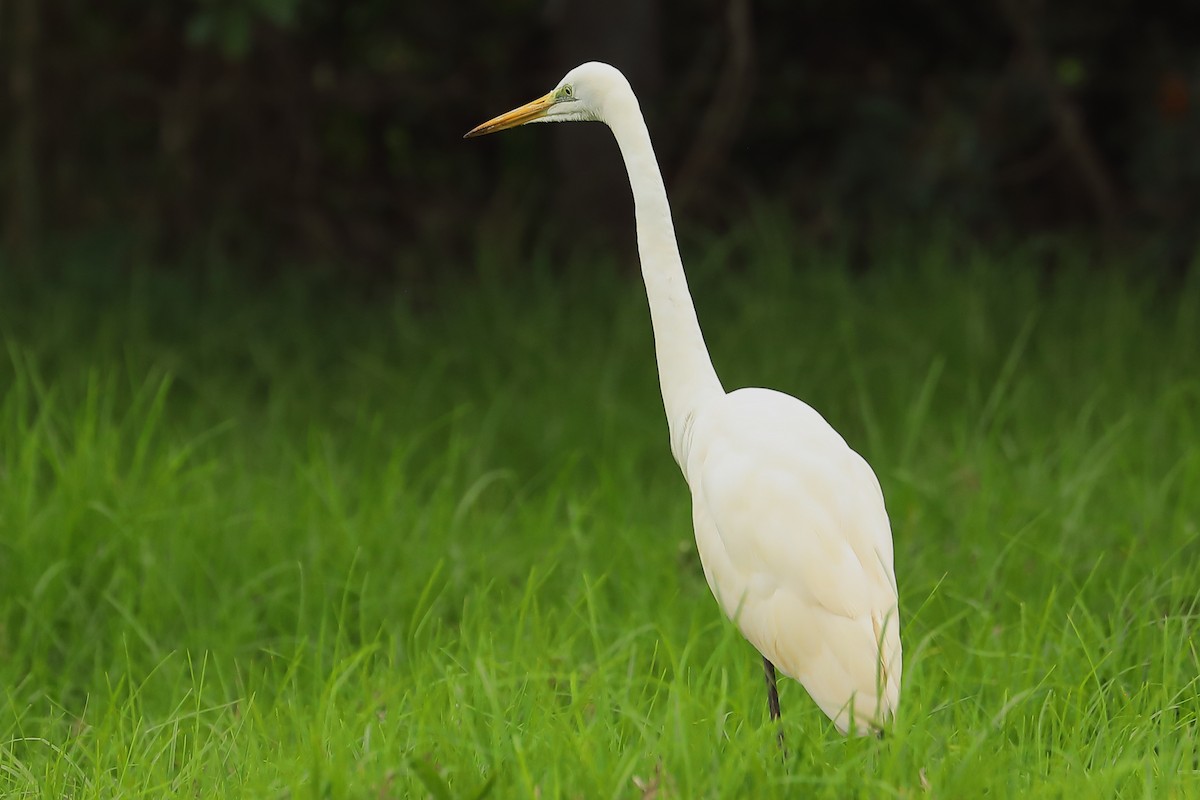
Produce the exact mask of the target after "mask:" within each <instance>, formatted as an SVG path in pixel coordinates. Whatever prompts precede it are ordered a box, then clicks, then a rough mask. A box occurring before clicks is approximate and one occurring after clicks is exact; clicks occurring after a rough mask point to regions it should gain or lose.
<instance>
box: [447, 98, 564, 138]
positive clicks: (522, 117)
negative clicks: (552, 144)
mask: <svg viewBox="0 0 1200 800" xmlns="http://www.w3.org/2000/svg"><path fill="white" fill-rule="evenodd" d="M552 105H554V92H548V93H547V94H545V95H543V96H541V97H539V98H538V99H537V100H534V101H533V102H531V103H526V104H525V105H523V106H521V107H520V108H514V109H513V110H512V111H509V112H506V113H504V114H501V115H500V116H498V117H495V118H493V119H489V120H488V121H487V122H485V123H483V124H482V125H476V126H475V127H474V128H472V129H471V130H469V131H467V133H466V135H465V136H463V138H464V139H470V138H471V137H473V136H485V135H487V134H489V133H495V132H496V131H503V130H507V129H509V128H515V127H517V126H518V125H524V124H525V123H526V122H533V121H534V120H537V119H541V118H542V117H544V116H546V112H547V111H549V110H550V106H552Z"/></svg>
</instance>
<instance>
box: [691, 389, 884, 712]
mask: <svg viewBox="0 0 1200 800" xmlns="http://www.w3.org/2000/svg"><path fill="white" fill-rule="evenodd" d="M688 438H689V441H688V443H687V447H686V460H685V463H684V464H683V466H684V473H685V475H686V477H687V479H688V484H689V485H690V487H691V490H692V501H693V519H694V522H695V526H696V543H697V547H698V549H699V552H700V558H701V562H702V563H703V565H704V573H705V577H706V578H707V579H708V584H709V586H710V587H711V588H712V591H713V594H714V595H716V597H717V599H718V601H719V602H720V604H721V606H722V608H723V609H724V610H725V612H726V613H727V614H728V615H729V616H730V618H732V619H734V620H735V621H736V623H737V625H738V627H739V628H740V629H741V631H742V633H743V634H744V635H745V636H746V638H747V639H748V640H749V641H750V642H751V644H753V645H754V646H755V647H756V648H758V650H759V651H760V652H761V653H762V654H763V655H764V656H766V657H767V658H768V659H769V660H770V661H771V662H772V663H774V664H775V665H776V667H778V668H779V670H780V671H782V672H783V673H784V674H786V675H789V676H791V677H793V678H795V679H796V680H799V681H800V682H801V683H802V684H803V685H804V687H805V688H806V689H807V690H808V692H809V694H810V695H811V696H812V698H813V700H815V701H816V703H817V705H819V706H820V707H821V709H822V710H823V711H824V712H825V713H826V714H827V715H828V716H829V717H830V718H831V719H833V720H834V722H835V723H836V724H837V726H838V727H839V728H840V729H842V730H843V731H846V730H849V729H851V728H853V729H854V730H855V731H856V732H859V733H865V732H867V731H868V730H869V729H870V727H872V726H876V725H878V724H881V723H882V722H883V721H884V720H885V719H886V718H887V717H889V716H891V714H892V713H893V712H894V710H895V708H896V705H897V703H898V702H899V696H900V673H901V646H900V623H899V618H898V613H897V592H896V578H895V572H894V569H893V564H892V560H893V559H892V536H891V528H890V525H889V523H888V517H887V512H886V510H885V508H884V503H883V494H882V492H881V490H880V488H879V482H878V480H877V479H876V478H875V474H874V472H872V471H871V468H870V467H869V466H868V465H867V463H866V462H865V461H864V460H863V459H862V457H861V456H859V455H858V454H857V453H855V452H854V451H853V450H851V449H850V447H849V446H848V445H847V444H846V443H845V441H844V440H843V439H842V437H841V436H840V435H838V433H837V432H836V431H835V430H834V429H833V428H832V427H830V425H829V424H828V423H827V422H825V420H824V419H823V418H822V417H821V415H820V414H818V413H817V412H816V411H815V410H813V409H812V408H810V407H809V406H808V405H806V404H804V403H803V402H801V401H799V400H797V399H795V398H794V397H791V396H789V395H786V394H782V393H780V392H775V391H771V390H767V389H741V390H738V391H736V392H732V393H730V394H728V395H724V396H722V397H720V398H719V399H717V400H714V401H713V402H711V403H709V404H707V405H706V406H705V407H702V408H700V409H698V410H697V411H696V414H695V418H694V420H693V421H692V425H691V426H690V430H689V431H688ZM852 708H853V711H851V709H852ZM852 717H853V721H852Z"/></svg>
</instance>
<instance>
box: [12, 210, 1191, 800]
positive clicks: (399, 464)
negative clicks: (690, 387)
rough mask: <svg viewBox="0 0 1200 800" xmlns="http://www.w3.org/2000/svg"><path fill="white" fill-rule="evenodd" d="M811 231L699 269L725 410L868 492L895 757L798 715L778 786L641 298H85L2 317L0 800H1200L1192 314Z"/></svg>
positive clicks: (628, 290) (756, 687) (315, 283)
mask: <svg viewBox="0 0 1200 800" xmlns="http://www.w3.org/2000/svg"><path fill="white" fill-rule="evenodd" d="M781 229H782V226H780V225H775V224H773V223H771V222H770V221H769V220H764V221H760V222H759V223H757V224H756V225H752V226H749V227H748V228H747V229H746V230H745V231H744V232H742V233H740V234H738V235H735V236H732V237H730V238H727V239H721V240H714V241H707V242H704V241H701V242H693V243H692V244H691V245H690V246H688V247H685V259H687V260H688V262H689V269H690V270H691V273H692V276H693V285H694V287H695V289H696V294H697V301H698V306H699V311H700V316H701V322H702V324H703V325H704V326H705V329H706V332H707V335H708V339H709V343H710V346H711V347H712V349H713V353H714V360H715V362H716V364H717V367H718V370H719V371H720V372H721V374H722V377H723V378H724V381H725V383H726V386H729V387H733V386H738V385H747V384H750V385H769V386H774V387H776V388H780V389H783V390H786V391H789V392H792V393H794V394H796V395H798V396H800V397H801V398H803V399H805V400H806V401H808V402H810V403H811V404H812V405H814V406H815V407H816V408H818V409H819V410H821V411H822V413H824V414H825V416H826V418H827V419H829V420H830V422H831V423H832V424H833V425H834V426H835V427H837V428H838V429H839V430H840V431H841V432H842V433H843V434H844V435H845V437H846V438H847V440H848V441H849V442H850V443H851V445H852V446H854V447H855V448H856V449H858V450H859V451H860V452H862V453H863V454H864V455H865V456H866V457H867V459H868V460H869V461H870V462H871V464H872V465H873V466H874V468H875V470H876V472H877V473H878V474H879V477H880V480H881V482H882V484H883V487H884V492H885V495H886V497H887V501H888V508H889V511H890V514H891V517H892V521H893V529H894V538H895V543H896V573H897V577H898V579H899V583H900V594H901V611H902V617H903V620H904V626H905V627H904V641H905V662H906V663H905V672H904V689H903V699H902V703H901V709H900V714H899V718H898V719H897V720H896V721H895V724H894V725H893V726H892V729H891V731H890V733H889V735H888V737H887V738H886V739H884V740H882V741H878V740H874V739H870V740H846V739H843V738H842V737H840V736H838V735H837V733H836V731H834V730H833V728H832V726H831V725H830V724H829V723H828V722H827V721H826V720H825V719H824V717H823V716H822V715H821V713H820V712H819V711H818V710H817V709H816V707H815V706H814V705H813V704H812V703H811V702H810V701H809V700H808V698H807V697H806V696H805V694H804V691H803V690H802V689H801V688H800V687H799V686H798V685H797V684H794V683H792V682H790V681H787V682H785V683H784V685H783V686H782V695H783V697H782V700H783V706H784V715H785V722H786V728H787V736H788V742H789V746H790V749H791V756H790V758H789V759H788V761H787V763H786V764H785V763H781V760H780V757H779V754H778V752H777V750H776V749H775V743H774V730H773V729H772V727H771V726H770V725H769V724H768V722H767V719H766V703H765V699H764V692H763V687H762V678H761V670H760V665H759V660H758V658H757V656H756V654H755V653H754V652H753V651H752V649H751V648H750V647H749V645H747V644H745V643H744V642H743V641H742V640H741V638H740V636H739V635H738V634H737V633H736V631H735V630H733V629H732V626H731V625H730V624H729V623H727V622H726V621H724V620H723V619H722V618H721V617H720V615H719V612H718V610H717V607H716V604H715V602H714V601H713V600H712V598H711V597H710V595H709V591H708V588H707V587H706V585H705V583H704V578H703V575H702V574H701V572H700V569H699V565H698V562H697V558H696V555H695V552H694V545H693V543H692V538H691V530H690V522H689V509H688V498H687V493H686V490H685V486H684V484H683V481H682V479H681V477H680V475H679V473H678V471H677V469H676V467H675V465H674V463H673V462H672V460H671V457H670V454H669V450H668V446H667V436H666V426H665V423H664V420H663V413H662V409H661V405H660V400H659V396H658V389H657V383H656V376H655V373H654V362H653V356H652V352H651V340H650V331H649V322H648V318H647V317H648V315H647V313H646V310H645V300H644V297H643V296H642V293H641V289H640V286H639V285H638V284H636V283H634V282H632V281H629V280H626V279H623V278H620V277H617V273H618V272H619V270H618V269H617V268H616V267H615V266H614V265H613V264H611V263H607V262H603V261H599V262H588V261H580V262H578V263H575V264H573V265H571V266H570V267H569V268H568V269H567V271H568V272H569V273H570V281H569V282H565V281H555V280H554V279H551V278H549V277H547V274H548V270H547V269H546V268H545V263H544V260H545V259H544V258H540V257H539V258H535V259H534V260H535V261H537V262H538V263H535V264H534V265H533V266H531V267H529V268H528V269H520V270H518V269H516V268H512V267H506V266H505V262H506V261H507V260H512V261H513V263H518V259H519V260H522V261H523V260H524V258H523V257H518V256H516V255H515V254H510V255H509V256H504V255H501V254H492V255H491V256H486V255H484V256H481V257H480V259H479V261H480V263H479V266H478V276H479V277H478V278H477V279H475V280H474V281H472V282H470V284H469V285H467V284H465V283H464V284H459V285H457V286H454V285H451V284H449V283H447V284H446V285H443V286H440V287H435V288H433V289H432V290H427V291H422V292H420V293H414V292H408V291H404V290H400V291H397V292H395V293H391V294H389V295H388V297H387V299H386V300H379V299H376V300H371V301H363V300H361V299H355V298H354V297H352V296H350V293H348V292H341V291H337V290H336V289H334V288H331V287H330V286H329V285H326V284H323V283H322V282H321V281H319V280H310V281H308V282H305V281H302V280H300V279H295V280H287V281H282V282H281V283H279V284H275V285H271V286H267V287H261V286H258V287H256V286H252V285H250V284H248V283H247V284H245V285H241V284H240V283H239V282H238V281H236V280H234V281H230V280H228V279H226V280H209V281H207V282H204V281H199V282H197V281H195V280H194V279H189V280H184V279H183V278H179V277H176V276H173V275H172V274H171V273H169V272H165V273H164V272H158V271H150V272H141V271H138V270H134V271H133V272H132V273H131V274H130V275H129V276H128V277H127V279H123V280H119V281H115V282H112V283H110V284H106V283H105V279H104V278H103V276H105V275H110V274H111V273H110V272H109V271H108V270H110V269H111V268H110V267H109V266H108V264H106V263H100V262H101V261H102V260H99V259H98V263H92V262H90V261H89V260H88V259H87V258H85V257H77V258H76V259H75V261H74V262H73V263H71V264H68V265H66V266H64V267H61V268H59V269H60V273H61V274H60V275H59V278H58V279H57V281H56V282H51V281H49V280H46V281H45V282H44V283H43V285H42V287H41V288H40V289H37V288H35V287H33V286H31V285H28V284H18V283H16V282H13V284H12V285H10V286H9V287H8V289H6V290H3V291H0V312H2V314H0V335H2V337H3V344H4V351H3V353H0V389H2V399H0V687H2V689H0V795H2V796H5V797H47V798H50V797H53V798H61V797H73V798H91V797H97V798H100V797H104V798H108V797H118V796H121V797H135V796H148V797H204V798H222V797H230V798H237V797H268V798H269V797H279V798H284V797H290V798H304V797H314V798H325V797H329V798H343V797H346V798H358V797H364V798H365V797H370V798H376V797H381V798H387V797H397V798H399V797H419V796H423V795H431V796H434V797H439V798H441V797H454V798H470V797H476V796H479V795H480V794H482V793H484V792H490V794H491V796H494V797H539V796H540V797H544V798H552V797H568V798H570V797H584V798H596V797H643V796H645V797H654V796H657V797H659V798H662V797H664V796H669V797H676V798H700V797H713V798H717V797H720V798H727V797H799V796H803V797H831V798H845V797H854V796H861V797H890V796H897V797H898V796H904V797H914V796H922V795H925V794H928V795H929V796H934V797H944V798H966V797H981V796H984V795H985V794H986V795H987V796H997V797H1033V798H1037V797H1055V798H1058V797H1072V798H1090V797H1097V798H1108V797H1116V796H1122V797H1148V798H1161V797H1181V798H1182V797H1197V796H1200V729H1198V720H1200V700H1198V699H1197V696H1198V694H1200V682H1198V679H1197V675H1198V673H1200V657H1198V649H1200V645H1198V644H1197V639H1198V638H1200V637H1198V635H1197V633H1198V631H1200V601H1198V599H1197V597H1198V595H1200V528H1198V525H1200V491H1198V487H1200V445H1198V441H1200V347H1198V346H1197V343H1198V342H1200V272H1197V271H1193V274H1192V275H1191V277H1190V279H1189V280H1186V281H1184V282H1183V284H1181V285H1173V286H1166V287H1164V286H1160V285H1157V284H1155V283H1154V282H1152V281H1149V280H1146V279H1143V278H1139V277H1138V276H1137V275H1133V276H1130V275H1129V274H1128V273H1129V272H1131V270H1116V269H1113V268H1111V266H1109V265H1103V264H1100V265H1097V264H1092V263H1088V262H1087V260H1086V259H1085V258H1083V257H1082V256H1072V255H1071V252H1072V251H1070V250H1069V249H1066V250H1060V249H1058V248H1054V247H1050V246H1048V245H1037V244H1033V245H1027V246H1023V247H1021V248H1018V249H1012V250H1009V251H1006V252H993V253H991V254H990V255H989V254H983V253H980V252H977V251H976V250H974V249H972V248H970V247H966V246H961V245H956V244H955V243H953V242H951V241H949V240H944V241H940V242H938V243H934V244H931V245H924V246H913V245H906V244H904V243H903V242H898V243H895V244H894V245H893V246H891V247H885V246H882V245H880V246H879V247H878V248H877V252H876V253H875V255H873V256H872V257H871V262H872V268H871V269H870V270H869V271H868V272H866V273H864V274H858V275H856V274H853V273H852V271H851V270H850V269H848V268H847V267H846V266H845V259H844V258H842V257H841V256H840V255H839V254H838V251H837V249H836V248H826V250H825V251H824V252H816V251H813V250H811V249H810V248H807V247H803V246H801V245H798V244H796V243H793V242H791V241H788V240H787V238H786V237H784V236H782V235H780V234H779V230H781ZM1051 258H1053V259H1056V260H1058V261H1059V262H1060V263H1059V267H1058V268H1057V269H1056V270H1055V271H1052V272H1047V271H1046V270H1044V269H1043V268H1042V266H1041V265H1042V264H1043V263H1044V262H1045V261H1047V260H1048V259H1051ZM95 276H101V278H99V279H97V278H96V277H95ZM189 281H190V282H189ZM64 282H65V285H66V287H67V288H66V289H62V288H61V287H62V286H63V285H64ZM655 787H657V791H658V794H657V795H655V794H654V789H655Z"/></svg>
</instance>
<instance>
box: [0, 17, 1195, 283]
mask: <svg viewBox="0 0 1200 800" xmlns="http://www.w3.org/2000/svg"><path fill="white" fill-rule="evenodd" d="M0 53H2V56H3V59H4V62H5V70H6V72H7V77H8V80H7V81H6V91H5V92H4V93H3V99H2V101H0V119H3V120H4V121H5V123H4V126H3V131H4V132H3V135H4V137H5V140H6V145H7V148H6V151H5V152H6V154H7V155H6V157H5V159H4V163H3V165H2V167H0V183H3V185H4V186H3V189H4V190H3V193H2V196H3V197H4V198H5V200H6V208H5V212H4V223H5V242H6V245H7V247H8V248H9V249H10V250H11V251H12V252H16V253H22V252H31V251H33V250H35V249H36V243H37V242H38V241H39V240H41V241H42V242H45V241H47V240H48V239H51V238H53V239H59V238H62V237H64V236H67V237H69V236H71V235H74V234H79V233H91V232H95V231H117V232H122V233H126V234H133V235H136V236H138V237H141V238H142V239H144V240H145V241H149V242H152V243H153V244H154V245H155V247H157V248H159V249H160V251H163V252H178V251H180V250H186V249H189V248H195V247H197V246H200V247H203V248H207V249H209V250H212V249H215V250H216V251H218V252H221V253H225V254H228V255H229V256H230V257H233V258H245V259H250V260H255V261H263V262H267V261H273V262H275V263H279V262H281V261H283V260H288V261H296V260H299V261H305V260H312V261H322V260H327V261H337V262H338V263H343V264H352V265H357V266H358V267H360V268H363V269H383V270H391V269H395V268H397V267H399V268H402V269H409V270H414V271H418V272H419V271H421V270H422V269H427V268H428V267H427V266H422V264H427V263H430V262H431V261H432V260H433V259H434V258H436V257H439V256H440V257H441V260H442V261H444V260H445V259H444V257H445V255H446V254H447V253H450V254H464V253H466V252H468V251H469V249H470V247H471V246H472V242H473V241H474V239H475V237H476V232H477V230H478V227H479V226H481V225H483V226H485V227H486V226H487V225H490V226H492V228H493V229H504V230H506V231H508V232H509V233H510V235H522V234H520V233H519V232H521V231H524V232H529V231H530V229H531V228H534V227H537V228H539V229H541V228H545V229H548V230H556V231H559V232H560V234H559V235H560V238H561V233H562V232H563V231H568V232H570V237H569V238H570V239H571V241H573V242H580V241H585V242H588V243H591V242H592V241H594V240H596V239H601V240H603V239H604V238H605V237H610V236H612V235H614V234H613V233H612V231H614V230H615V231H618V233H616V234H615V235H616V236H618V237H621V236H627V235H628V233H627V231H628V227H629V226H628V213H627V211H628V209H627V205H628V200H627V198H626V188H625V179H624V176H623V174H621V172H620V165H619V160H618V159H617V158H616V157H615V152H613V151H611V143H610V142H608V141H607V137H606V135H605V132H604V131H602V130H591V131H584V132H580V131H578V130H577V129H576V130H572V131H570V132H564V131H561V130H555V131H551V132H546V131H538V132H537V134H536V135H521V136H518V135H510V136H507V137H498V138H497V139H496V140H495V141H485V142H481V143H477V142H471V143H463V142H461V141H460V138H459V137H460V136H461V134H462V133H463V131H465V130H466V129H467V128H469V127H471V126H472V125H474V124H475V123H477V122H479V121H482V120H483V119H484V118H486V117H488V116H491V115H492V114H494V113H497V112H499V111H502V110H505V109H506V108H508V107H510V106H512V105H515V104H516V103H518V102H523V101H524V100H526V99H529V98H531V97H533V96H536V95H537V94H541V93H542V92H544V91H545V90H546V89H548V88H549V87H550V86H552V85H553V83H554V82H555V81H557V79H558V78H559V77H560V76H561V74H562V73H563V72H565V70H566V69H568V68H569V67H571V66H574V65H575V64H576V63H578V62H580V61H583V60H588V59H603V60H609V61H611V62H613V63H615V64H617V65H618V66H620V67H621V68H622V69H623V70H625V72H626V74H628V75H629V76H630V77H631V80H632V82H633V83H634V86H635V88H636V89H638V90H639V94H640V95H641V97H642V103H643V108H644V110H645V111H646V113H647V116H648V117H649V119H650V125H651V130H652V132H653V133H654V135H655V138H656V143H657V147H658V150H659V157H660V160H661V161H662V162H663V164H664V167H665V171H666V173H667V175H668V182H669V183H670V184H671V190H672V193H673V197H674V198H675V203H676V206H677V207H678V208H680V209H681V210H686V212H687V214H688V218H689V219H691V220H694V221H697V222H698V223H701V224H706V225H711V226H717V227H719V226H721V225H724V224H727V223H728V222H730V221H732V220H735V219H736V218H738V217H739V216H740V215H741V214H742V213H744V211H745V209H746V208H747V207H748V206H751V205H753V204H754V203H757V202H777V203H780V204H783V205H784V206H785V207H786V208H787V210H788V212H789V213H790V214H791V215H792V216H793V218H794V219H795V220H796V221H797V224H798V225H800V226H803V227H806V228H810V229H812V230H815V231H821V230H825V229H829V230H842V229H845V228H847V227H848V228H850V229H851V230H857V229H864V228H869V226H870V225H873V224H876V223H881V224H883V223H897V222H899V223H904V222H905V221H907V220H923V219H928V218H930V217H945V218H947V219H949V220H951V221H953V222H955V223H957V224H960V225H962V226H964V227H966V228H968V229H969V230H972V231H974V232H976V233H978V234H980V235H987V234H988V233H989V232H993V231H1005V232H1008V231H1013V232H1017V233H1022V232H1029V231H1041V230H1048V229H1049V230H1055V229H1084V230H1092V231H1094V232H1098V233H1101V234H1103V235H1112V236H1126V237H1130V236H1132V237H1140V236H1154V237H1160V238H1161V239H1162V240H1163V241H1166V242H1168V243H1169V244H1170V248H1171V252H1173V253H1175V257H1176V258H1177V259H1178V260H1179V261H1180V262H1181V263H1182V262H1183V261H1185V260H1186V259H1188V258H1190V257H1191V254H1192V253H1194V251H1195V247H1196V241H1197V221H1198V220H1200V147H1198V146H1197V145H1198V144H1200V111H1198V110H1197V103H1196V95H1197V92H1198V91H1200V4H1196V3H1195V2H1193V1H1192V0H1164V2H1158V3H1142V2H1139V3H1135V2H1131V1H1128V0H1126V1H1124V2H1112V3H1106V4H1098V3H1082V2H1076V3H1050V2H1045V1H1044V0H1041V1H1039V0H985V1H984V2H981V3H940V2H935V1H934V0H896V1H895V2H886V3H885V2H870V1H869V0H845V1H844V2H831V1H827V0H800V1H799V2H793V1H789V0H696V1H695V2H687V1H686V0H607V1H606V2H595V1H594V0H588V1H587V2H584V1H583V0H579V1H577V2H571V0H497V1H496V2H481V1H479V0H474V1H472V2H462V3H450V2H443V3H415V2H396V0H356V1H355V2H333V1H332V0H186V1H184V0H178V1H177V2H166V3H145V2H141V0H106V2H104V3H96V2H91V1H90V0H4V2H3V4H2V5H0ZM513 231H517V232H518V233H517V234H513V233H512V232H513ZM426 256H428V257H429V258H426Z"/></svg>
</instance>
